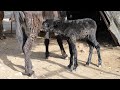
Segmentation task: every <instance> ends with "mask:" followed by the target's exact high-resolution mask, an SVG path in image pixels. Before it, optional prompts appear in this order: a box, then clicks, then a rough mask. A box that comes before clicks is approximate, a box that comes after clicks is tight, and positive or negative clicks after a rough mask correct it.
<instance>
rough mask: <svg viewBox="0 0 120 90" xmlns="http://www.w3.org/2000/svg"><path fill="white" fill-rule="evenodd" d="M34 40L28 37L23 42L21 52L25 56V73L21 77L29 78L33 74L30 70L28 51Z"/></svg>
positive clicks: (33, 37)
mask: <svg viewBox="0 0 120 90" xmlns="http://www.w3.org/2000/svg"><path fill="white" fill-rule="evenodd" d="M34 39H35V36H32V35H30V37H29V38H27V39H26V40H24V45H23V52H24V55H25V73H23V75H28V76H31V75H32V74H33V73H34V71H33V70H32V62H31V60H30V55H31V52H30V50H31V49H32V44H33V41H34Z"/></svg>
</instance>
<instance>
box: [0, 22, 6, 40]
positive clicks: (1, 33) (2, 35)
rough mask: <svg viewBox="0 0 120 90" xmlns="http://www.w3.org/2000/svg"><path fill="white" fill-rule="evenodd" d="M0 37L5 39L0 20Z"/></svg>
mask: <svg viewBox="0 0 120 90" xmlns="http://www.w3.org/2000/svg"><path fill="white" fill-rule="evenodd" d="M0 39H6V37H5V35H4V34H3V22H2V21H0Z"/></svg>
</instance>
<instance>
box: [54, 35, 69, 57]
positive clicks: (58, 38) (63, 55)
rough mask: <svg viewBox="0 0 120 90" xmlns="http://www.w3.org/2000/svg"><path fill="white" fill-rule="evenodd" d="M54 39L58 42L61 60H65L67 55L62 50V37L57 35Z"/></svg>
mask: <svg viewBox="0 0 120 90" xmlns="http://www.w3.org/2000/svg"><path fill="white" fill-rule="evenodd" d="M56 38H57V42H58V45H59V47H60V50H61V54H62V58H63V59H65V58H66V57H67V56H68V55H67V54H66V52H65V50H64V47H63V42H62V37H61V36H60V35H57V36H56Z"/></svg>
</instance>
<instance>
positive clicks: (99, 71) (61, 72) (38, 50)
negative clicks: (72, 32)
mask: <svg viewBox="0 0 120 90" xmlns="http://www.w3.org/2000/svg"><path fill="white" fill-rule="evenodd" d="M76 45H77V51H78V64H79V66H78V68H77V70H76V71H73V72H70V71H69V70H68V68H67V65H68V64H69V56H70V54H69V49H68V45H67V43H66V41H64V47H65V50H66V52H67V54H68V58H66V59H65V60H64V59H62V58H61V53H60V49H59V46H58V44H57V42H56V40H55V39H51V41H50V57H49V59H47V60H46V59H44V51H45V46H44V39H43V38H38V39H37V40H36V43H35V45H34V47H33V49H32V55H31V60H32V64H33V70H34V71H35V74H34V75H32V76H31V77H28V76H24V75H22V72H24V55H23V53H22V51H21V50H20V48H19V45H18V42H17V40H16V38H15V35H14V34H13V35H11V34H10V35H9V34H8V35H7V39H5V40H0V79H120V47H119V46H117V47H113V46H110V45H104V46H103V45H101V56H102V60H103V65H102V67H100V68H98V67H97V66H96V65H97V62H98V61H97V52H96V50H95V49H94V53H93V57H92V64H90V66H87V67H86V66H84V65H85V62H86V61H87V57H88V52H89V48H88V46H87V44H85V43H81V42H77V44H76Z"/></svg>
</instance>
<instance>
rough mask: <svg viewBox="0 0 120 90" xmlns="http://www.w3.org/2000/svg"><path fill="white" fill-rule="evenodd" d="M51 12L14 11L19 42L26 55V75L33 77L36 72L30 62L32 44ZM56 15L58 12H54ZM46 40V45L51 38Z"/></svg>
mask: <svg viewBox="0 0 120 90" xmlns="http://www.w3.org/2000/svg"><path fill="white" fill-rule="evenodd" d="M51 12H52V11H51ZM51 12H50V11H49V13H48V11H14V12H13V13H14V17H15V20H16V27H17V28H16V36H17V40H18V41H19V44H20V46H21V48H22V50H23V53H24V55H25V73H23V74H24V75H28V76H31V75H32V74H33V73H34V71H33V70H32V62H31V60H30V55H31V53H30V50H31V49H32V44H33V42H34V41H35V39H36V37H37V36H38V33H39V32H40V31H41V28H42V23H43V21H44V20H45V19H47V18H48V16H49V14H50V13H51ZM46 13H48V14H46ZM55 13H56V12H54V14H55ZM51 18H53V17H51ZM54 18H55V17H54ZM48 36H49V32H47V35H46V37H48ZM58 37H59V36H58ZM46 39H47V40H45V43H46V42H47V41H48V39H49V38H46ZM59 41H60V39H59ZM48 44H49V43H47V45H48ZM61 44H62V43H61ZM47 47H48V46H47ZM46 50H47V49H46ZM61 51H62V50H61Z"/></svg>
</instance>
